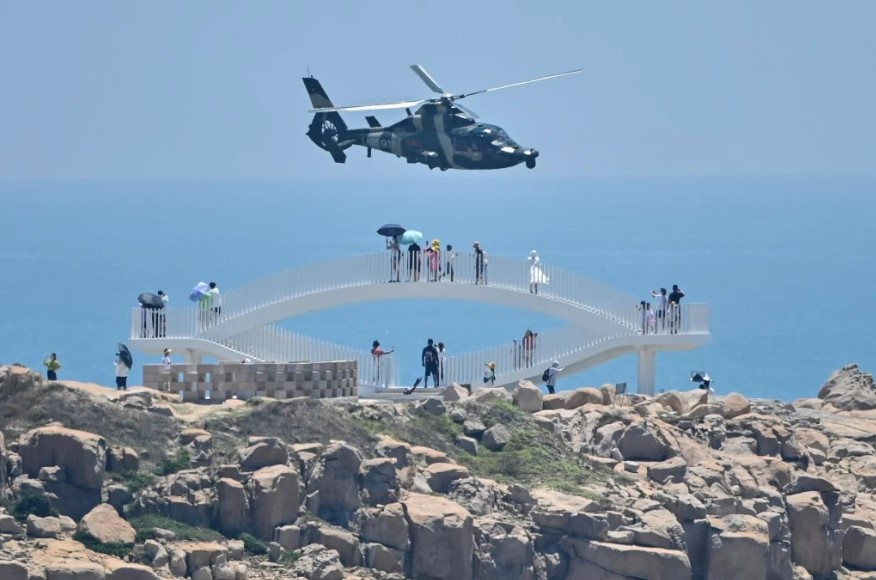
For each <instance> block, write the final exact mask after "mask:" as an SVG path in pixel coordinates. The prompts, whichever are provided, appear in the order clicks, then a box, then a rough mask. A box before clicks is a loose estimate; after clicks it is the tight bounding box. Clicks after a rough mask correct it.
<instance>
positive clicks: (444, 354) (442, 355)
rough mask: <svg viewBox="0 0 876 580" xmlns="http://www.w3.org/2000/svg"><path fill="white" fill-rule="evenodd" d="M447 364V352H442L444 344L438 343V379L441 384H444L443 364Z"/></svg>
mask: <svg viewBox="0 0 876 580" xmlns="http://www.w3.org/2000/svg"><path fill="white" fill-rule="evenodd" d="M446 362H447V352H446V351H445V350H444V343H443V342H439V343H438V377H439V378H440V379H441V384H442V385H444V384H446V383H445V382H444V363H446Z"/></svg>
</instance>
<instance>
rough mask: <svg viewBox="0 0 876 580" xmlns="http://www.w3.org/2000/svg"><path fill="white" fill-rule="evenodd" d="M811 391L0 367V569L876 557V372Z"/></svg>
mask: <svg viewBox="0 0 876 580" xmlns="http://www.w3.org/2000/svg"><path fill="white" fill-rule="evenodd" d="M110 397H113V398H112V399H111V398H110ZM818 397H819V398H813V399H803V400H798V401H795V402H794V403H782V402H778V401H764V400H751V401H749V400H748V399H746V398H745V397H744V396H742V395H739V394H729V395H727V396H720V397H719V396H715V395H713V394H707V393H705V392H704V391H699V390H697V391H690V392H669V393H662V394H660V395H659V396H657V397H654V398H649V397H641V396H635V395H634V396H631V397H627V398H624V400H623V401H621V400H615V396H614V393H613V390H612V388H611V387H610V386H603V387H602V388H598V389H597V388H583V389H579V390H577V391H574V392H570V393H564V394H560V395H548V396H543V395H542V394H541V392H540V391H539V389H538V388H536V387H534V386H533V385H531V384H529V383H521V384H520V385H517V386H515V387H514V388H513V389H504V388H496V389H483V390H479V391H475V393H474V395H472V396H470V395H469V394H468V391H466V390H465V389H462V388H459V387H448V388H446V389H444V390H442V391H441V392H440V393H439V394H438V395H437V396H436V397H435V398H432V399H427V400H423V401H420V402H418V403H416V404H402V405H391V404H378V403H369V402H366V401H358V402H353V401H340V402H338V401H335V402H326V401H314V400H307V399H304V400H290V401H266V400H253V401H249V402H248V403H246V404H243V405H241V406H239V407H236V408H235V407H231V406H228V405H221V406H220V405H217V406H213V407H207V408H204V407H195V406H193V405H188V404H180V403H178V402H175V401H173V400H172V399H171V398H168V397H167V396H166V395H164V394H161V393H156V392H153V391H149V390H138V389H132V391H131V392H129V393H125V394H123V395H122V396H121V397H118V396H117V393H114V392H110V391H107V393H106V395H101V394H94V393H91V394H90V393H87V392H84V391H83V390H82V389H80V388H77V387H75V386H69V387H68V386H65V385H63V384H55V383H45V382H43V381H42V379H41V378H40V376H39V375H37V374H35V373H32V372H30V371H28V370H27V369H23V368H21V367H0V498H2V506H3V507H0V579H2V580H7V579H8V580H19V579H20V580H36V579H43V580H61V579H65V580H66V579H70V578H75V579H97V580H128V579H135V580H140V579H143V580H146V579H154V578H192V579H193V580H244V579H272V578H283V579H286V578H309V579H341V578H385V579H396V578H399V579H400V578H418V579H429V580H433V579H441V578H452V579H454V580H468V579H482V580H485V579H505V578H507V579H521V580H522V579H533V580H534V579H542V580H548V579H551V580H552V579H562V578H581V579H590V578H592V579H612V580H618V579H626V578H655V579H657V578H659V579H663V578H665V579H673V580H674V579H684V578H708V579H724V578H727V579H760V578H763V579H785V578H787V579H791V578H874V579H876V495H874V493H876V491H874V490H876V449H874V447H873V442H874V441H876V410H874V407H876V404H873V402H874V386H873V379H872V377H871V376H870V375H868V374H865V373H863V372H861V371H860V369H858V368H857V367H856V366H849V367H845V368H843V369H840V370H839V371H837V372H836V373H834V375H833V376H831V377H830V379H829V380H828V381H827V383H826V384H825V385H824V387H823V388H822V389H821V392H820V393H819V395H818Z"/></svg>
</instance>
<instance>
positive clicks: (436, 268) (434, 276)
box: [429, 240, 441, 282]
mask: <svg viewBox="0 0 876 580" xmlns="http://www.w3.org/2000/svg"><path fill="white" fill-rule="evenodd" d="M429 250H430V253H429V280H430V281H432V282H437V281H438V277H439V276H440V274H441V242H440V241H439V240H432V247H431V248H429Z"/></svg>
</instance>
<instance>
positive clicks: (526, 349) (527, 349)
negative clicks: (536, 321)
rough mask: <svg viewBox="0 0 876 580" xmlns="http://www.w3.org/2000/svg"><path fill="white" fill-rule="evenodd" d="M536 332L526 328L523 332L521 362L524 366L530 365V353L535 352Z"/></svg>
mask: <svg viewBox="0 0 876 580" xmlns="http://www.w3.org/2000/svg"><path fill="white" fill-rule="evenodd" d="M536 336H538V334H536V333H534V332H532V331H531V330H529V329H528V328H527V329H526V332H525V333H523V341H522V342H523V364H525V365H526V366H530V365H532V354H533V353H534V352H535V337H536Z"/></svg>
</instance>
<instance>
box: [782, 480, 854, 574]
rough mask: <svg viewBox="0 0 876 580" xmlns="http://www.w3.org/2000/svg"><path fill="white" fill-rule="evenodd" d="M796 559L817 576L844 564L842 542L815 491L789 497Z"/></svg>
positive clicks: (792, 545)
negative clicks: (831, 525)
mask: <svg viewBox="0 0 876 580" xmlns="http://www.w3.org/2000/svg"><path fill="white" fill-rule="evenodd" d="M785 502H786V505H787V510H788V527H789V528H790V530H791V552H792V554H793V559H794V562H795V563H797V564H798V565H800V566H803V567H804V568H806V570H807V571H808V572H809V573H810V574H812V575H813V576H816V577H825V576H828V575H829V574H830V573H831V571H832V570H834V569H836V568H838V567H839V566H840V564H841V563H842V562H841V560H842V550H841V548H842V545H841V544H840V543H839V541H838V538H837V536H836V535H835V534H834V533H833V531H832V530H831V529H830V527H829V525H828V518H829V513H828V509H827V506H825V504H824V502H823V501H822V499H821V495H820V494H819V493H818V492H815V491H809V492H804V493H797V494H794V495H789V496H786V498H785Z"/></svg>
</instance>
